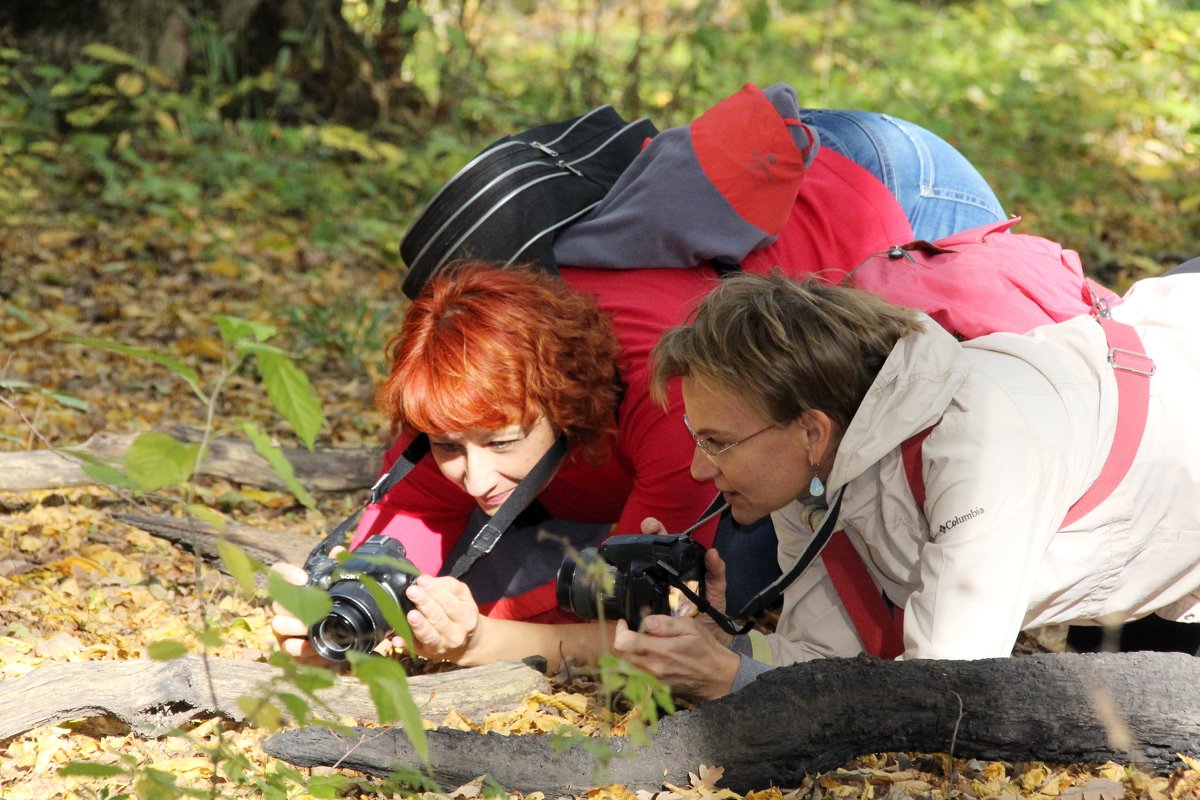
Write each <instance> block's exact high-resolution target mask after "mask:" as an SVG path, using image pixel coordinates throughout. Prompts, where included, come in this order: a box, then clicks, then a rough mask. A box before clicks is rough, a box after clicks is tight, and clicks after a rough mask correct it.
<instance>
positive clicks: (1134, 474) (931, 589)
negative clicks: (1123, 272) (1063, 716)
mask: <svg viewBox="0 0 1200 800" xmlns="http://www.w3.org/2000/svg"><path fill="white" fill-rule="evenodd" d="M1113 316H1114V317H1115V318H1117V319H1118V320H1120V321H1122V322H1126V323H1129V324H1133V325H1134V326H1135V327H1136V328H1137V330H1138V333H1139V334H1140V336H1141V338H1142V341H1143V343H1144V345H1145V347H1146V350H1147V352H1148V354H1149V355H1150V356H1151V357H1152V358H1153V359H1154V362H1155V364H1156V365H1157V372H1156V374H1155V375H1154V377H1153V378H1152V379H1151V384H1150V385H1151V390H1150V391H1151V396H1150V409H1149V414H1148V419H1147V420H1146V429H1145V433H1144V436H1143V438H1142V442H1141V446H1140V448H1139V450H1138V453H1137V457H1136V458H1135V460H1134V462H1133V465H1132V467H1131V468H1130V470H1129V472H1128V474H1127V475H1126V477H1125V478H1124V480H1123V481H1122V482H1121V484H1120V485H1119V486H1118V487H1117V489H1116V491H1114V492H1113V493H1112V494H1111V495H1109V497H1108V498H1107V499H1105V500H1104V502H1102V503H1101V504H1100V505H1099V506H1098V507H1096V508H1095V509H1094V510H1093V511H1091V512H1090V513H1088V514H1087V515H1085V516H1084V517H1083V518H1082V519H1080V520H1079V521H1078V522H1076V523H1075V524H1073V525H1072V526H1070V527H1069V528H1064V529H1062V530H1059V526H1060V524H1061V522H1062V521H1063V518H1064V516H1065V515H1066V513H1067V509H1068V508H1069V507H1070V506H1071V504H1072V503H1074V502H1075V501H1076V500H1077V499H1078V498H1079V497H1080V496H1082V495H1083V494H1084V492H1085V491H1086V490H1087V489H1088V487H1089V485H1090V484H1091V482H1092V481H1093V480H1094V479H1095V478H1096V476H1097V475H1098V474H1099V472H1100V470H1101V468H1102V467H1103V465H1104V463H1105V460H1106V459H1107V457H1108V453H1109V449H1110V446H1111V444H1112V439H1113V432H1114V430H1115V427H1116V419H1117V391H1116V379H1115V377H1114V374H1113V368H1112V367H1110V366H1109V364H1108V362H1107V360H1106V356H1107V352H1108V345H1107V343H1106V341H1105V337H1104V332H1103V330H1102V329H1101V328H1100V326H1099V325H1098V324H1097V323H1096V322H1095V321H1094V320H1092V319H1091V318H1087V317H1083V318H1079V319H1076V320H1072V321H1069V322H1065V323H1061V324H1058V325H1048V326H1045V327H1042V328H1038V329H1036V330H1034V331H1032V332H1030V333H1029V334H1026V335H1016V334H1008V333H997V334H992V335H989V336H984V337H981V338H979V339H975V340H973V341H970V342H966V343H961V344H960V343H959V342H957V341H956V340H955V339H953V338H952V337H951V336H950V335H949V334H947V333H945V332H944V331H943V330H942V329H941V328H939V327H938V326H937V325H936V323H934V322H933V321H932V320H929V319H928V318H926V320H925V325H926V332H925V333H924V334H923V335H917V336H909V337H906V338H905V339H904V340H902V341H901V342H900V343H899V344H897V346H896V348H895V350H893V352H892V354H891V355H890V356H889V358H888V360H887V362H886V363H885V364H884V367H883V369H882V371H881V372H880V374H879V375H878V377H877V378H876V380H875V382H874V384H873V385H872V386H871V389H870V391H869V392H868V393H867V396H866V398H865V399H864V401H863V403H862V405H861V406H860V408H859V411H858V413H857V414H856V415H855V417H854V419H853V420H852V421H851V424H850V426H849V428H848V429H847V430H846V433H845V436H844V437H843V439H842V442H841V444H840V446H839V448H838V453H837V457H836V459H835V460H834V463H833V470H832V474H831V475H830V479H829V481H828V491H827V494H826V497H828V496H830V495H832V493H833V492H835V491H837V489H838V488H839V487H841V486H843V485H844V486H845V487H846V491H845V496H844V498H843V502H842V513H841V521H842V523H843V525H844V527H845V532H846V535H849V537H850V540H851V542H852V543H853V545H854V547H855V549H856V550H857V551H858V552H859V554H860V555H861V556H862V558H863V561H864V563H865V564H866V566H867V569H868V570H869V571H870V573H871V576H872V577H873V578H874V580H875V581H876V583H877V584H878V586H879V587H881V588H882V589H883V591H885V592H886V594H887V596H888V598H890V599H891V600H892V601H893V602H894V603H895V604H896V605H898V606H902V607H903V608H904V643H905V651H904V656H903V657H904V658H961V659H966V658H984V657H992V656H1006V655H1009V654H1010V653H1011V651H1012V647H1013V644H1014V643H1015V641H1016V637H1017V633H1018V632H1019V631H1020V630H1022V629H1024V628H1031V627H1036V626H1040V625H1045V624H1049V623H1069V622H1080V621H1094V622H1101V623H1121V622H1125V621H1129V620H1131V619H1134V618H1137V617H1141V616H1144V615H1146V614H1149V613H1151V612H1158V613H1159V614H1161V615H1162V616H1165V617H1167V618H1170V619H1181V620H1187V621H1197V620H1200V402H1198V401H1197V399H1196V398H1197V397H1200V275H1180V276H1176V277H1171V278H1159V279H1150V280H1145V281H1141V282H1139V283H1138V284H1136V285H1135V286H1134V287H1133V288H1132V289H1131V290H1130V292H1129V293H1128V294H1127V295H1126V299H1125V301H1124V302H1123V303H1122V304H1121V305H1120V306H1118V307H1117V308H1116V309H1115V310H1114V314H1113ZM939 420H940V422H939ZM935 422H937V423H938V424H937V426H936V427H935V428H934V429H933V431H932V433H931V434H930V435H929V437H928V438H927V439H926V440H925V443H924V447H923V475H924V482H925V490H926V501H925V508H924V509H920V508H917V507H916V502H915V500H914V499H913V497H912V493H911V491H910V489H909V486H908V482H907V479H906V476H905V472H904V467H903V464H902V461H901V457H900V452H899V445H900V444H901V442H903V441H904V440H905V439H907V438H908V437H910V436H912V435H913V434H915V433H917V432H918V431H921V430H924V429H925V428H927V427H928V426H930V425H932V424H933V423H935ZM822 514H823V511H817V510H815V509H812V508H806V507H805V506H804V505H803V504H802V503H801V502H799V501H797V502H795V503H793V504H791V505H790V506H788V507H786V508H784V509H782V510H781V511H778V512H776V513H775V514H773V515H772V516H773V520H774V523H775V527H776V531H777V533H778V536H779V561H780V564H781V566H782V567H783V568H784V570H785V571H786V570H787V569H788V568H789V567H790V566H791V565H792V564H793V563H795V560H796V558H797V557H798V556H799V555H800V553H801V552H803V550H804V548H805V546H806V545H807V544H808V541H809V539H810V538H811V536H812V532H813V526H812V524H810V523H813V522H819V521H820V519H821V516H822ZM927 520H928V521H927ZM834 535H835V536H840V535H843V534H842V533H840V532H839V533H835V534H834ZM768 646H769V649H768ZM739 649H743V648H739ZM861 649H862V644H861V642H860V640H859V638H858V635H857V634H856V632H855V630H854V627H853V625H852V623H851V621H850V618H849V617H848V616H847V615H846V613H845V611H844V610H843V609H842V607H841V605H840V603H839V602H838V599H837V594H836V592H835V591H834V589H833V586H832V583H831V581H830V579H829V577H828V575H827V574H826V573H825V571H824V568H823V567H822V565H821V561H820V560H819V559H818V560H817V561H816V562H814V563H813V565H812V566H811V567H810V568H809V569H808V570H807V571H806V572H805V573H804V574H803V575H801V577H800V578H799V579H798V580H797V581H796V582H795V583H794V584H793V585H792V586H791V587H789V588H788V590H787V592H786V593H785V595H784V607H783V612H782V615H781V618H780V621H779V625H778V627H777V629H776V633H775V634H772V635H770V636H767V637H765V640H763V639H758V640H756V641H755V642H754V646H753V653H754V656H755V658H757V659H759V660H761V661H766V662H768V663H771V664H774V665H780V664H786V663H791V662H795V661H802V660H807V659H812V658H818V657H823V656H852V655H855V654H857V653H858V652H860V651H861Z"/></svg>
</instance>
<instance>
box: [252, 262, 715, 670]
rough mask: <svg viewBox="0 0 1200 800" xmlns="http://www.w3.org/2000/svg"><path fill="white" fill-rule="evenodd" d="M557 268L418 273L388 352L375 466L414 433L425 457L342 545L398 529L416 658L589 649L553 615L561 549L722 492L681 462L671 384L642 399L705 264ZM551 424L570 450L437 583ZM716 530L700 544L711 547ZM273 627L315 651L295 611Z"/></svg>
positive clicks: (545, 442) (586, 640)
mask: <svg viewBox="0 0 1200 800" xmlns="http://www.w3.org/2000/svg"><path fill="white" fill-rule="evenodd" d="M560 272H561V277H555V276H552V275H549V274H547V273H545V272H542V271H540V270H536V269H512V268H510V269H500V268H498V267H495V266H489V265H487V264H483V263H463V264H460V265H457V266H456V267H455V268H453V269H451V270H449V271H447V272H445V273H443V274H439V275H438V276H437V277H436V278H434V279H432V280H431V281H430V282H429V284H428V285H427V286H426V287H425V290H424V291H423V292H422V293H421V295H420V296H419V297H418V298H417V299H416V300H415V301H414V302H413V303H412V305H411V306H410V307H409V308H408V309H407V311H406V312H405V318H404V322H403V326H402V327H401V329H400V331H399V333H398V334H397V336H396V337H395V338H394V339H393V341H392V342H391V344H390V346H389V347H390V350H391V356H392V370H391V375H390V377H389V378H388V380H387V382H386V383H385V384H384V385H383V387H382V388H381V389H380V392H379V395H378V404H379V407H380V409H381V410H382V411H383V412H384V413H386V414H387V415H388V417H389V418H390V419H391V421H392V425H393V429H394V433H396V434H397V435H398V438H397V440H396V443H395V445H394V446H393V447H392V448H391V450H390V451H389V453H388V455H387V457H386V459H385V468H387V467H389V466H390V465H391V464H392V463H393V462H394V461H395V460H396V458H397V457H399V455H400V454H401V453H402V451H403V450H404V448H405V446H406V445H407V444H408V443H409V442H410V441H411V440H412V439H413V437H414V436H415V435H417V434H419V433H425V434H427V435H428V437H429V440H430V443H431V456H432V457H431V458H424V459H422V460H420V461H418V462H417V464H416V466H415V467H414V468H413V469H412V471H411V472H409V473H408V475H407V476H406V477H405V478H404V479H403V480H402V481H400V482H399V483H398V484H397V485H396V486H395V487H394V488H393V489H392V490H391V491H390V492H388V493H387V494H386V495H385V496H384V497H383V499H382V501H381V502H379V503H378V504H375V505H372V506H369V507H368V508H367V510H366V512H365V513H364V515H363V519H362V521H361V522H360V524H359V527H358V532H357V534H356V535H355V537H354V539H353V541H352V542H351V548H352V549H353V548H354V547H357V546H358V545H359V544H361V543H362V542H363V541H364V540H365V539H366V538H367V537H369V536H372V535H375V534H386V535H388V536H392V537H395V538H396V539H399V540H400V541H401V542H402V543H403V544H404V546H405V549H406V551H407V555H408V558H409V559H410V560H411V561H413V563H414V564H416V566H417V567H419V568H420V569H421V571H422V572H423V573H425V574H424V575H423V576H422V577H420V578H417V579H416V580H415V581H414V582H413V584H412V586H410V588H409V590H408V599H409V600H410V601H411V602H412V603H413V604H414V606H415V608H414V610H412V611H410V613H409V614H408V618H409V622H410V624H411V626H412V628H413V632H414V634H415V637H416V639H417V642H418V649H419V650H420V653H421V654H422V655H425V656H428V657H431V658H435V659H445V660H451V661H455V662H458V663H462V664H478V663H486V662H489V661H493V660H497V659H503V658H517V657H523V656H526V655H532V654H540V655H543V656H545V657H546V658H547V659H548V660H549V661H550V666H551V668H555V667H556V666H557V664H558V663H559V659H560V657H562V656H575V657H578V658H580V659H582V660H592V659H593V658H594V656H595V655H596V653H597V652H598V650H599V648H601V647H606V646H607V644H608V641H609V640H610V638H611V631H605V630H603V629H598V628H597V627H596V625H595V624H594V623H587V624H582V623H580V621H579V619H578V618H576V617H574V616H572V615H570V614H567V613H566V612H564V611H562V610H560V609H559V607H558V603H557V599H556V594H555V576H556V574H557V570H558V568H559V566H560V564H561V563H562V560H563V555H564V550H565V545H564V543H569V544H570V545H571V546H572V547H574V548H577V549H578V548H583V547H586V546H590V545H595V544H596V543H597V542H599V541H600V540H602V539H604V538H606V537H607V536H609V535H611V534H613V533H638V532H639V531H640V525H641V522H642V520H643V519H645V518H646V517H655V518H657V519H659V520H662V521H663V523H664V524H666V525H667V527H668V528H669V529H670V530H682V529H683V528H685V527H687V526H689V525H690V524H692V523H693V522H695V521H696V520H697V518H698V517H699V516H700V515H701V514H702V513H703V511H704V509H705V508H706V507H707V506H708V504H709V503H710V502H711V501H712V500H713V498H714V497H715V496H716V492H715V490H714V489H713V487H712V485H711V484H709V483H698V482H696V481H695V480H693V479H692V477H691V475H690V474H689V471H688V465H689V464H690V463H691V458H692V451H693V449H694V448H695V444H694V443H693V441H692V439H691V437H689V436H688V434H687V431H686V430H685V429H684V428H683V426H682V425H681V424H680V422H679V420H680V418H681V416H682V413H683V411H682V401H681V399H680V397H679V393H678V389H677V387H676V388H674V389H673V390H672V391H671V392H670V398H669V406H668V408H667V409H666V410H665V411H664V409H662V408H660V407H659V406H658V405H656V404H655V403H654V402H652V401H651V400H650V397H649V387H648V379H649V374H648V366H647V361H648V357H649V354H650V350H651V349H652V347H653V346H654V344H655V343H656V342H657V340H658V337H659V335H660V334H661V333H662V332H663V331H664V330H666V329H667V328H669V327H671V326H672V325H677V324H680V323H682V322H683V321H684V319H685V318H686V316H687V314H688V312H689V311H691V309H692V308H693V307H694V306H695V304H696V303H697V302H698V301H699V299H700V298H701V297H702V296H703V295H705V294H706V293H707V292H708V291H709V290H710V289H711V288H712V287H713V286H714V285H715V282H716V280H717V276H716V273H715V272H714V271H713V270H711V269H709V268H708V267H698V268H694V269H635V270H622V271H620V272H613V271H611V270H604V269H578V268H569V267H564V268H562V269H561V271H560ZM560 434H561V435H563V436H564V437H565V440H566V443H567V446H568V452H567V456H566V458H565V460H564V461H563V462H562V464H561V466H560V467H559V468H558V469H557V471H556V473H555V474H554V476H553V478H552V479H551V480H550V481H549V483H548V484H547V485H546V486H545V488H543V489H542V490H541V491H540V492H539V493H538V495H537V499H536V502H535V504H534V505H533V506H532V507H530V508H528V509H526V511H525V512H524V513H523V514H522V516H521V517H518V518H517V521H516V523H515V524H514V525H513V526H512V527H511V528H510V529H509V530H507V531H506V532H504V533H503V535H502V536H501V537H500V539H499V541H498V542H497V544H496V545H495V547H494V548H493V549H492V550H491V552H489V553H487V554H486V555H484V556H482V557H480V558H478V560H476V561H475V562H474V563H473V564H472V565H471V567H470V568H469V569H467V570H466V572H465V573H464V574H463V575H462V576H461V580H456V579H454V578H450V577H437V578H435V577H433V576H437V575H443V576H444V575H445V573H446V572H447V571H449V569H450V567H451V566H452V565H453V564H455V563H456V561H457V560H458V558H459V557H460V556H461V554H462V551H463V550H465V548H466V546H467V544H468V542H469V540H470V539H471V535H472V534H473V533H474V532H475V531H476V530H479V528H480V527H481V526H482V525H483V524H484V523H486V522H487V521H488V517H490V516H491V515H493V514H495V513H496V511H497V509H498V508H499V507H500V505H501V504H502V503H503V501H504V500H505V499H506V498H507V497H508V496H509V495H510V494H511V493H512V492H513V490H514V489H515V488H516V486H517V485H518V483H519V482H520V481H521V479H522V478H524V477H525V475H526V474H527V473H528V472H529V471H530V469H531V468H532V467H533V465H534V464H535V463H536V462H537V461H538V460H539V459H540V458H541V457H542V455H543V454H545V453H546V452H547V450H548V449H549V448H550V447H551V445H552V444H553V443H554V442H555V440H556V439H557V438H558V437H559V435H560ZM715 528H716V523H715V522H713V523H709V524H707V525H705V526H703V527H702V528H701V529H700V530H699V531H697V533H696V538H697V540H698V541H700V542H701V543H702V544H705V545H707V544H710V543H711V540H712V537H713V534H714V531H715ZM543 534H548V535H543ZM293 569H296V568H293ZM296 572H300V571H299V570H298V569H296ZM292 577H293V579H296V580H303V574H302V573H301V574H299V575H297V574H296V573H293V576H292ZM543 623H553V624H543ZM564 623H576V624H564ZM273 627H274V629H275V632H276V634H277V635H279V636H280V638H281V643H282V645H283V647H284V649H285V650H286V651H288V652H290V653H291V654H292V655H294V656H298V657H300V658H302V659H305V660H307V659H309V658H310V657H316V654H315V653H314V652H313V650H312V648H311V644H310V643H309V642H308V640H307V629H306V628H305V627H304V626H303V625H302V624H300V622H299V620H297V619H295V618H294V617H292V616H290V615H288V614H287V613H280V614H279V615H278V616H276V618H275V619H274V620H273Z"/></svg>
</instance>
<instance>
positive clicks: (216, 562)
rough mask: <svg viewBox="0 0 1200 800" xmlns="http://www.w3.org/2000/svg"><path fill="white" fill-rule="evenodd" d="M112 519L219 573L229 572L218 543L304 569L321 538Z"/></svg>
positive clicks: (238, 526)
mask: <svg viewBox="0 0 1200 800" xmlns="http://www.w3.org/2000/svg"><path fill="white" fill-rule="evenodd" d="M112 516H113V519H115V520H119V521H120V522H124V523H125V524H127V525H132V526H134V527H135V528H140V529H142V530H144V531H146V532H147V533H149V534H151V535H153V536H157V537H159V538H160V539H166V540H167V541H169V542H173V543H174V544H176V545H179V546H181V547H184V548H185V549H187V550H190V551H191V552H193V553H195V554H197V555H199V556H200V557H201V558H203V559H204V560H205V561H206V562H208V563H209V564H212V565H213V566H214V567H216V568H217V569H219V570H221V571H223V572H227V570H226V569H225V563H224V562H223V561H222V560H221V556H220V554H219V553H218V552H217V540H218V539H225V540H227V541H229V542H232V543H233V544H236V545H237V546H238V547H240V548H242V550H244V551H245V552H246V555H248V556H250V557H251V558H255V559H257V560H258V561H261V562H262V563H264V564H268V565H269V564H274V563H276V562H277V561H286V562H288V563H289V564H296V565H302V564H304V561H305V559H307V558H308V554H309V553H310V552H312V549H313V548H314V547H316V546H317V544H319V543H320V542H321V537H317V536H309V535H306V534H303V533H295V532H293V531H288V530H266V529H265V528H255V527H254V526H252V525H243V524H242V523H238V522H230V523H227V524H226V525H225V527H224V528H221V529H217V528H214V527H212V526H210V525H206V524H204V523H203V522H200V521H199V520H196V519H192V518H191V517H169V516H166V515H162V514H113V515H112Z"/></svg>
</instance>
